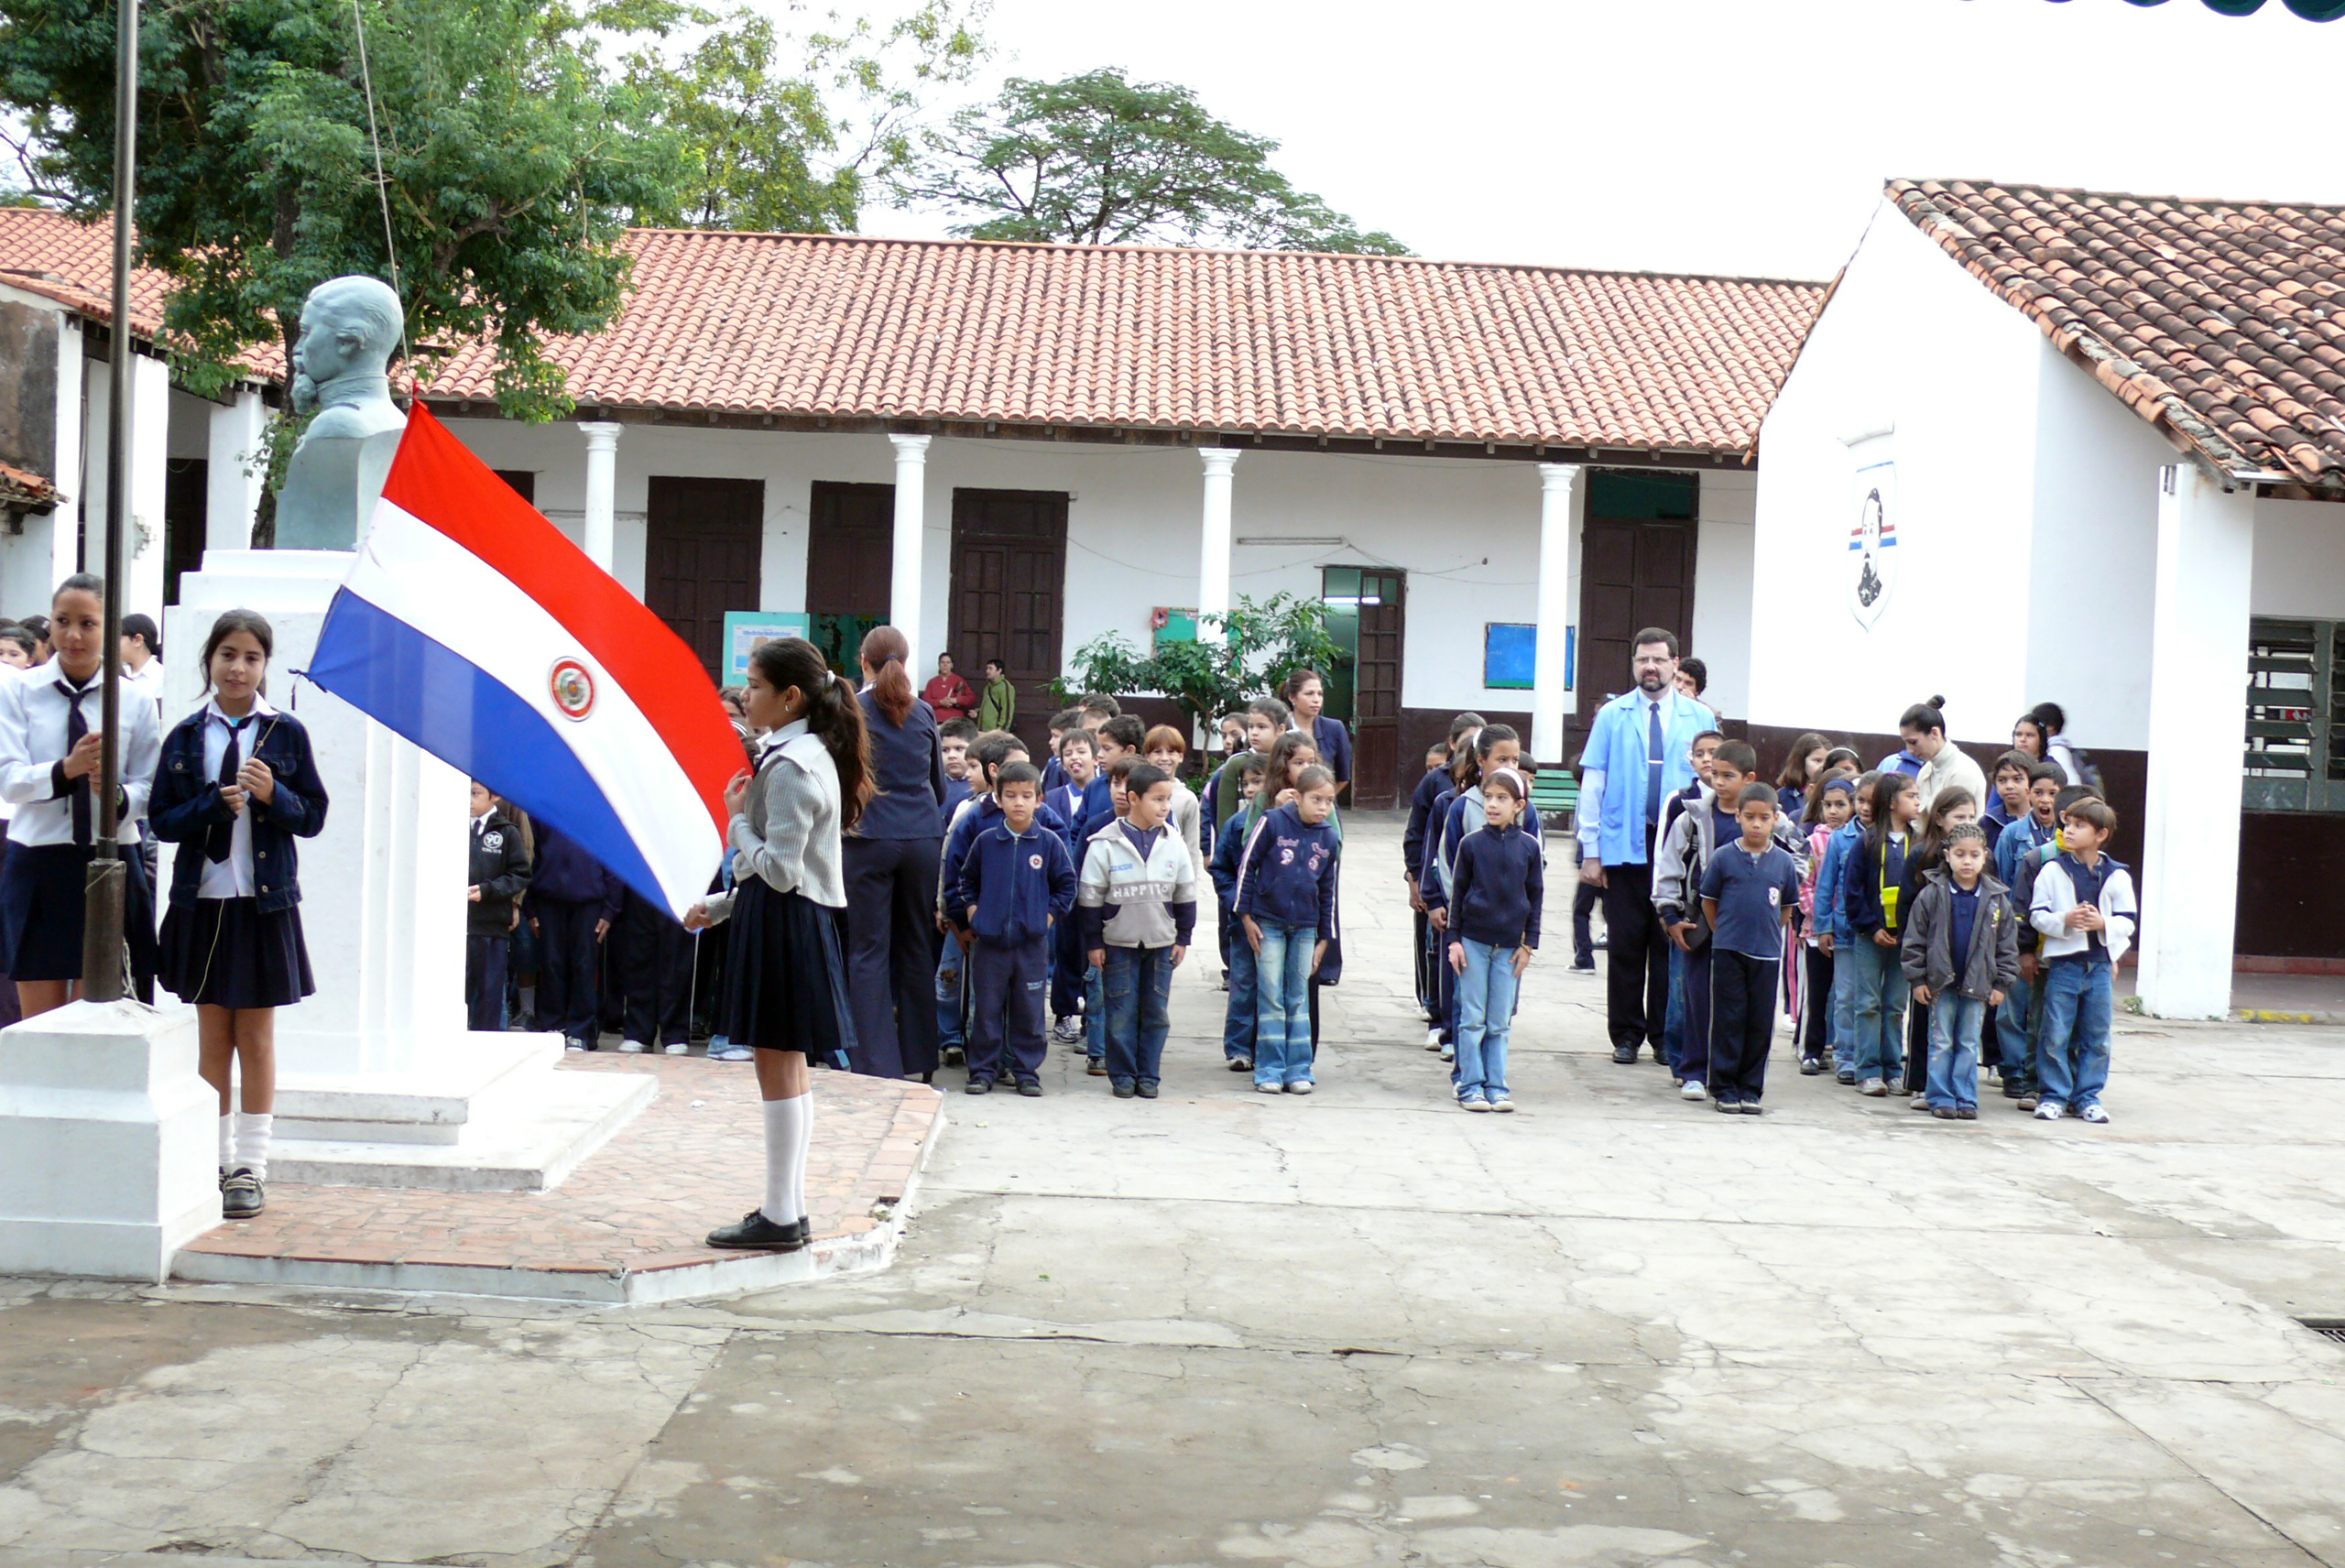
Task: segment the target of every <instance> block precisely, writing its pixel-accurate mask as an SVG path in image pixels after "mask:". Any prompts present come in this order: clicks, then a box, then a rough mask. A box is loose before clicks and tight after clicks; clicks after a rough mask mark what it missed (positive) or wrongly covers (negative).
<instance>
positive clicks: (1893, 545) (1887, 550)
mask: <svg viewBox="0 0 2345 1568" xmlns="http://www.w3.org/2000/svg"><path fill="white" fill-rule="evenodd" d="M1897 559H1898V556H1897V465H1896V464H1895V463H1873V464H1871V465H1870V466H1868V467H1864V468H1860V469H1859V470H1857V516H1856V520H1855V521H1854V523H1853V524H1851V525H1850V527H1849V554H1848V567H1847V570H1846V572H1845V573H1844V574H1843V582H1844V583H1846V585H1847V589H1848V595H1849V614H1850V615H1854V616H1856V617H1857V624H1858V625H1859V626H1862V627H1864V628H1865V630H1867V631H1871V630H1872V627H1873V623H1874V622H1876V621H1878V620H1880V619H1881V612H1882V611H1883V610H1885V609H1887V608H1888V607H1889V595H1890V593H1891V592H1892V590H1893V589H1895V587H1896V586H1897Z"/></svg>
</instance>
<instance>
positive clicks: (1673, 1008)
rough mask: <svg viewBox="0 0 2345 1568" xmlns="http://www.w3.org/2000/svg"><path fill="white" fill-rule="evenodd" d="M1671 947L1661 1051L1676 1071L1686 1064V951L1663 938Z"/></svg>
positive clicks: (1671, 1067)
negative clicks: (1667, 1000) (1667, 999)
mask: <svg viewBox="0 0 2345 1568" xmlns="http://www.w3.org/2000/svg"><path fill="white" fill-rule="evenodd" d="M1663 942H1664V944H1665V945H1666V946H1667V947H1668V949H1669V1012H1668V1016H1667V1017H1666V1018H1663V1021H1662V1026H1661V1052H1662V1055H1663V1056H1664V1057H1665V1058H1667V1059H1668V1062H1669V1070H1670V1071H1671V1072H1672V1073H1675V1072H1677V1071H1679V1070H1680V1069H1682V1068H1683V1067H1684V1066H1685V957H1686V955H1685V951H1684V950H1683V949H1681V948H1680V947H1679V946H1678V945H1677V944H1676V943H1675V942H1670V941H1669V940H1668V939H1667V938H1665V937H1664V938H1663Z"/></svg>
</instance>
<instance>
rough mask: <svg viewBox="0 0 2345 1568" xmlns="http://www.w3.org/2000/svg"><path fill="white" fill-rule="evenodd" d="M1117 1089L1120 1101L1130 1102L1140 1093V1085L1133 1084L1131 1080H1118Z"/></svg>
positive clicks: (1117, 1096)
mask: <svg viewBox="0 0 2345 1568" xmlns="http://www.w3.org/2000/svg"><path fill="white" fill-rule="evenodd" d="M1115 1088H1116V1098H1118V1100H1129V1099H1130V1098H1131V1097H1132V1096H1133V1095H1134V1094H1139V1093H1140V1085H1139V1084H1137V1083H1133V1082H1132V1081H1131V1080H1130V1079H1129V1078H1118V1079H1117V1080H1116V1084H1115Z"/></svg>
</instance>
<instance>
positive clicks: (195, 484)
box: [163, 457, 212, 604]
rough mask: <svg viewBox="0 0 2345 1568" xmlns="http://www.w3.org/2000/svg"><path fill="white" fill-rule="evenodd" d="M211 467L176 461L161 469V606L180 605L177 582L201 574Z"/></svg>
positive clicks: (188, 460) (191, 460) (208, 521)
mask: <svg viewBox="0 0 2345 1568" xmlns="http://www.w3.org/2000/svg"><path fill="white" fill-rule="evenodd" d="M211 489H212V464H211V463H209V462H207V461H206V460H204V459H202V458H200V457H192V458H189V457H175V458H173V459H172V460H171V461H170V463H168V464H167V465H166V466H165V467H164V469H163V603H164V604H178V603H179V602H180V578H181V577H182V576H184V575H186V574H187V573H188V572H201V571H202V570H203V539H204V534H205V532H206V531H207V530H208V529H209V528H210V527H211V519H212V498H211Z"/></svg>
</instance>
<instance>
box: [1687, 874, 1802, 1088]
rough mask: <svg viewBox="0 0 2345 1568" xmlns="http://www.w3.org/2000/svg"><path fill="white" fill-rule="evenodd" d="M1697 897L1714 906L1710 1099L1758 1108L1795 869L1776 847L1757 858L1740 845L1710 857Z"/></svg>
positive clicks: (1795, 896)
mask: <svg viewBox="0 0 2345 1568" xmlns="http://www.w3.org/2000/svg"><path fill="white" fill-rule="evenodd" d="M1701 892H1702V898H1703V899H1704V901H1705V902H1706V903H1707V902H1715V903H1716V904H1717V905H1718V918H1717V920H1716V922H1715V924H1714V927H1713V929H1712V931H1711V932H1710V942H1709V945H1710V948H1711V955H1710V1052H1709V1054H1710V1080H1709V1084H1708V1087H1709V1091H1710V1098H1712V1099H1713V1100H1716V1101H1717V1102H1718V1105H1720V1106H1722V1107H1723V1106H1726V1105H1758V1104H1759V1101H1760V1098H1761V1095H1763V1094H1765V1093H1766V1089H1767V1046H1768V1044H1769V1042H1770V1041H1771V1040H1772V1039H1773V1037H1774V1033H1775V986H1776V985H1777V984H1778V983H1779V982H1780V980H1781V978H1782V975H1781V973H1780V971H1781V967H1782V964H1783V915H1784V913H1785V912H1786V911H1787V910H1790V909H1794V908H1796V907H1797V905H1798V903H1799V862H1798V860H1797V859H1795V858H1794V856H1793V855H1791V854H1790V853H1789V852H1788V851H1786V850H1785V849H1784V848H1783V845H1782V844H1777V843H1772V842H1771V843H1770V844H1768V845H1767V847H1766V848H1765V849H1762V850H1761V851H1760V852H1759V853H1757V854H1756V855H1754V854H1752V853H1751V850H1750V848H1749V847H1748V846H1747V845H1745V844H1743V843H1742V841H1741V840H1740V839H1737V840H1735V841H1734V842H1733V843H1731V844H1722V845H1720V846H1719V847H1718V850H1717V852H1716V853H1715V854H1713V855H1711V856H1710V858H1709V862H1708V864H1707V866H1704V867H1703V869H1702V887H1701Z"/></svg>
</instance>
